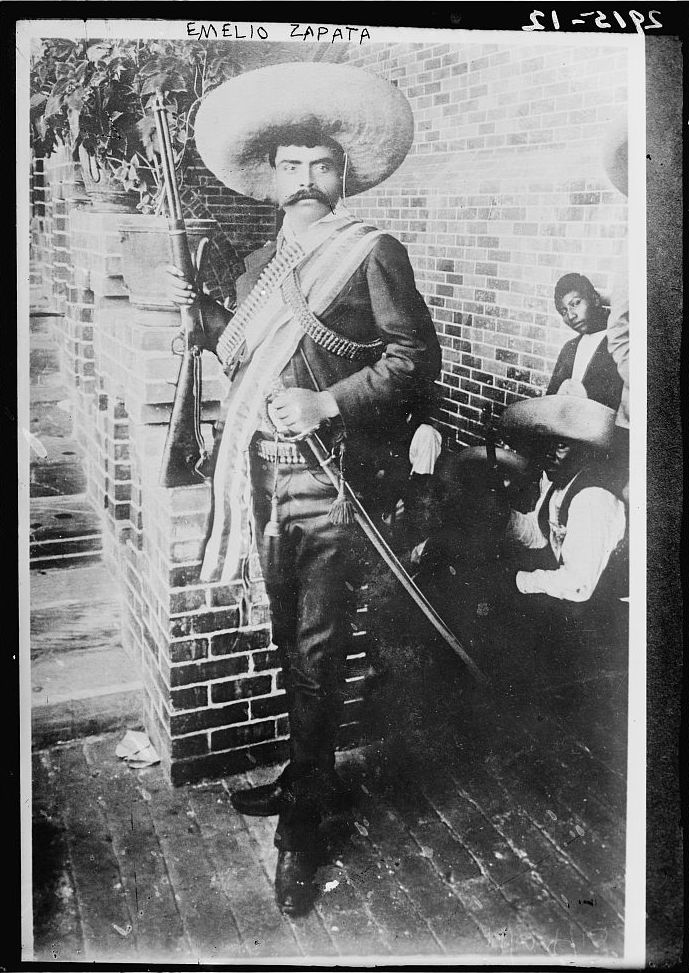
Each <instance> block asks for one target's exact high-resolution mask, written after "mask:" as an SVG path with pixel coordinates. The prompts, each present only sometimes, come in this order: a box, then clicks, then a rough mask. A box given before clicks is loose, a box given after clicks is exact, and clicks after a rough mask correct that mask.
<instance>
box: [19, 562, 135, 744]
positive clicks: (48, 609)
mask: <svg viewBox="0 0 689 973" xmlns="http://www.w3.org/2000/svg"><path fill="white" fill-rule="evenodd" d="M30 584H31V606H32V607H31V699H32V706H31V710H32V736H33V745H34V746H35V747H38V748H40V747H45V746H50V745H52V744H53V743H56V742H58V741H60V740H73V739H77V738H80V737H83V736H89V735H92V734H97V733H104V732H106V731H109V730H119V729H125V728H127V727H128V728H134V727H140V726H141V725H142V724H141V711H142V697H141V678H140V673H139V671H138V667H137V666H136V665H135V664H134V662H133V661H132V659H131V658H130V657H129V656H128V655H127V653H126V652H125V651H124V649H123V648H122V642H121V634H120V633H121V620H120V619H121V614H120V588H119V585H118V584H117V583H116V582H115V580H114V579H113V576H112V574H111V573H110V571H109V570H108V569H107V568H106V566H105V565H104V564H102V562H101V563H94V564H90V565H85V566H78V567H50V568H49V569H48V570H43V571H41V572H40V573H39V572H33V573H32V575H31V582H30Z"/></svg>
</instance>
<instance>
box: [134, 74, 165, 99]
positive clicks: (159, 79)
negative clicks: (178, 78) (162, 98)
mask: <svg viewBox="0 0 689 973" xmlns="http://www.w3.org/2000/svg"><path fill="white" fill-rule="evenodd" d="M164 82H165V75H164V74H162V73H161V72H158V73H156V74H153V75H151V76H150V77H148V78H146V80H145V81H144V83H143V84H142V86H141V91H140V94H141V97H143V96H144V95H155V93H156V92H157V90H158V88H162V86H163V84H164Z"/></svg>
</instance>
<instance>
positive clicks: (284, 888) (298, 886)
mask: <svg viewBox="0 0 689 973" xmlns="http://www.w3.org/2000/svg"><path fill="white" fill-rule="evenodd" d="M315 874H316V863H315V860H314V858H313V856H312V855H311V854H310V853H308V852H304V851H281V852H280V854H279V855H278V864H277V871H276V873H275V898H276V901H277V904H278V906H279V907H280V910H281V911H282V912H283V913H284V914H285V915H288V916H301V915H305V914H306V913H307V912H308V911H309V910H310V909H311V906H312V905H313V902H314V899H315V897H316V889H315V887H314V884H313V879H314V876H315Z"/></svg>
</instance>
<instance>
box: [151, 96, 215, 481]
mask: <svg viewBox="0 0 689 973" xmlns="http://www.w3.org/2000/svg"><path fill="white" fill-rule="evenodd" d="M154 114H155V120H156V128H157V131H158V141H159V144H160V161H161V171H162V177H163V183H164V188H165V195H166V197H167V202H168V209H169V218H168V232H169V235H170V247H171V251H172V261H173V263H174V265H175V266H176V267H177V268H178V269H179V270H180V271H181V272H182V273H183V274H184V276H185V278H186V279H187V280H189V281H192V280H194V279H195V278H196V275H197V271H198V269H199V267H200V263H201V254H202V253H203V247H204V241H202V244H201V246H200V247H199V252H198V258H197V265H198V266H197V267H194V262H193V260H192V256H191V252H190V250H189V241H188V239H187V231H186V226H185V223H184V218H183V216H182V206H181V202H180V198H179V188H178V186H177V181H176V179H175V168H174V157H173V154H172V142H171V140H170V132H169V128H168V124H167V112H166V109H165V107H164V104H163V98H162V95H161V93H160V92H159V93H158V97H157V99H156V103H155V106H154ZM205 242H207V241H205ZM180 314H181V317H182V326H183V331H184V350H183V353H182V362H181V364H180V369H179V375H178V376H177V383H176V387H175V397H174V400H173V404H172V413H171V415H170V423H169V425H168V430H167V436H166V438H165V445H164V447H163V458H162V464H161V470H160V480H159V482H160V485H161V486H163V487H177V486H191V485H192V484H195V483H199V482H201V481H202V480H205V479H206V476H205V474H204V472H203V471H202V466H203V464H204V462H205V460H206V459H207V453H206V449H205V444H204V441H203V436H202V435H201V424H200V420H201V345H200V342H201V340H202V335H203V319H202V316H201V312H200V310H199V309H198V308H186V307H181V308H180Z"/></svg>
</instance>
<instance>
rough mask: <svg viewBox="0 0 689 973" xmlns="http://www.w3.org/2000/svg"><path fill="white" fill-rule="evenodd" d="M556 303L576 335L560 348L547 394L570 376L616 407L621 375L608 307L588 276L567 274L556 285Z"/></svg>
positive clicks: (588, 392)
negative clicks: (610, 346)
mask: <svg viewBox="0 0 689 973" xmlns="http://www.w3.org/2000/svg"><path fill="white" fill-rule="evenodd" d="M554 299H555V307H556V308H557V311H558V314H559V315H560V316H561V317H562V319H563V321H564V322H565V324H566V325H567V326H568V327H570V328H571V329H572V330H573V331H575V332H576V334H577V337H576V338H572V339H571V340H570V341H567V342H566V343H565V344H564V345H563V346H562V349H561V351H560V354H559V356H558V359H557V362H556V363H555V368H554V370H553V374H552V377H551V379H550V384H549V385H548V389H547V392H546V394H547V395H555V394H556V393H557V392H558V391H559V389H560V387H561V385H562V383H563V382H564V381H566V380H567V379H573V380H574V381H577V382H581V383H582V385H583V386H584V388H585V390H586V395H587V396H588V398H589V399H593V400H594V401H595V402H600V403H601V405H606V406H607V407H608V408H609V409H613V410H615V411H616V410H617V408H618V407H619V404H620V397H621V395H622V386H623V382H622V378H621V377H620V374H619V372H618V370H617V365H616V364H615V362H614V360H613V358H612V356H611V354H610V352H609V350H608V342H607V332H606V325H607V319H608V310H607V308H605V307H604V306H603V302H602V300H601V296H600V294H599V293H598V291H597V290H596V289H595V287H594V286H593V284H592V283H591V281H590V280H589V279H588V277H584V275H583V274H565V276H564V277H561V278H560V280H558V282H557V284H556V285H555V292H554Z"/></svg>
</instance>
